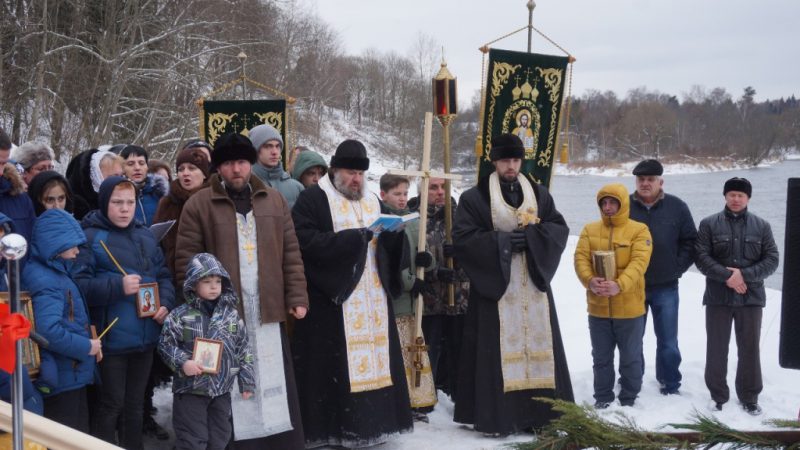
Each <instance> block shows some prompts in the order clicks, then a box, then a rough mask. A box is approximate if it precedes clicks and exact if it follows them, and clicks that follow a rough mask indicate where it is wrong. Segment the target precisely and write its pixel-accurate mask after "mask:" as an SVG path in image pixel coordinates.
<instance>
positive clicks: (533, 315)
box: [453, 134, 573, 436]
mask: <svg viewBox="0 0 800 450" xmlns="http://www.w3.org/2000/svg"><path fill="white" fill-rule="evenodd" d="M524 154H525V149H524V147H523V145H522V141H521V140H520V139H519V138H518V137H517V136H514V135H512V134H504V135H500V136H497V137H496V138H494V139H492V149H491V153H490V156H491V159H492V162H493V164H494V166H495V171H494V172H492V173H491V174H490V175H489V176H487V177H485V178H483V179H481V180H480V181H479V183H478V186H476V187H474V188H472V189H470V190H468V191H466V192H464V194H463V195H462V196H461V199H460V203H459V205H458V209H457V211H456V218H455V221H454V224H453V243H454V249H455V258H456V260H458V262H459V264H460V265H461V267H463V268H464V270H465V271H466V272H467V275H469V279H470V298H469V306H468V309H467V317H466V321H465V323H464V336H463V342H464V345H463V347H462V349H461V364H460V367H459V370H458V377H459V378H458V390H457V391H456V396H455V416H454V420H455V421H456V422H459V423H466V424H474V426H475V430H476V431H482V432H484V433H485V434H487V435H489V436H504V435H508V434H511V433H514V432H517V431H520V430H524V429H529V428H532V427H533V428H540V427H542V426H544V425H546V424H547V423H549V421H550V420H552V419H553V418H555V417H556V413H555V412H553V411H552V409H551V407H550V405H548V404H546V403H542V402H539V401H537V400H534V399H533V397H549V398H559V399H564V400H569V401H573V394H572V384H571V381H570V377H569V370H568V368H567V360H566V356H565V354H564V347H563V343H562V341H561V332H560V331H559V326H558V318H557V316H556V309H555V305H554V303H553V295H552V292H551V290H550V281H551V280H552V278H553V276H554V275H555V272H556V269H557V268H558V264H559V260H560V259H561V253H562V252H563V251H564V247H565V246H566V242H567V237H568V235H569V228H567V225H566V222H565V221H564V218H563V217H562V216H561V214H560V213H559V212H558V211H557V210H556V208H555V205H554V203H553V199H552V197H551V196H550V194H549V193H548V191H547V189H545V188H544V187H542V186H539V185H537V184H534V183H530V182H529V181H528V180H527V178H525V177H524V176H522V175H520V173H519V168H520V166H521V163H522V158H523V157H524ZM520 355H521V356H520Z"/></svg>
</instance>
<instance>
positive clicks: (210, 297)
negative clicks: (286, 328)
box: [158, 253, 255, 450]
mask: <svg viewBox="0 0 800 450" xmlns="http://www.w3.org/2000/svg"><path fill="white" fill-rule="evenodd" d="M183 294H184V298H185V299H186V303H185V304H183V305H181V306H179V307H178V308H176V309H174V310H173V311H172V312H171V313H170V315H169V316H168V317H167V320H166V321H165V322H164V328H163V329H162V330H161V339H160V340H159V343H158V351H159V353H160V354H161V358H162V359H163V360H164V362H165V363H166V364H167V365H168V366H169V367H170V368H171V369H172V370H173V371H174V372H175V378H174V379H173V382H172V392H173V393H174V394H175V395H174V397H173V402H172V426H173V428H174V430H175V436H176V442H175V448H176V449H178V450H190V449H192V450H193V449H199V450H205V449H209V450H212V449H220V450H222V449H224V448H225V446H226V445H228V442H229V441H230V439H231V432H232V427H231V394H230V392H231V388H232V387H233V379H234V377H236V378H238V381H239V392H241V394H242V397H243V398H244V399H245V400H247V399H249V398H250V396H251V395H252V394H253V391H254V390H255V377H254V373H253V354H252V352H251V351H250V346H249V345H248V342H247V332H246V330H245V327H244V322H243V321H242V319H241V318H240V317H239V313H238V311H237V309H236V304H237V303H238V298H237V297H236V293H235V292H234V290H233V285H232V284H231V281H230V276H229V275H228V272H226V271H225V269H224V268H223V267H222V264H220V262H219V260H217V258H215V257H214V255H211V254H210V253H198V254H197V255H195V256H194V257H193V258H192V259H191V260H190V261H189V265H188V267H187V269H186V281H185V282H184V283H183ZM197 338H203V339H213V340H216V341H219V342H221V343H222V349H220V351H221V352H222V356H221V357H220V358H219V363H218V364H219V367H218V370H217V371H216V372H217V373H213V374H212V373H207V372H204V367H208V365H209V363H211V364H210V365H212V366H214V365H216V364H215V363H216V361H217V360H216V359H214V358H209V361H207V362H204V363H201V362H200V361H197V360H196V359H201V360H202V359H204V358H203V357H204V356H206V355H204V354H202V353H201V354H200V355H193V354H192V353H193V352H194V348H195V342H196V339H197ZM193 356H194V358H195V359H193ZM207 356H213V355H212V354H211V353H210V352H208V355H207Z"/></svg>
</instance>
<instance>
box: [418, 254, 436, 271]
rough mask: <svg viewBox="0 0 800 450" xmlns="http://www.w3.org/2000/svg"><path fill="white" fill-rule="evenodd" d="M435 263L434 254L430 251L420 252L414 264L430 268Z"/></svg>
mask: <svg viewBox="0 0 800 450" xmlns="http://www.w3.org/2000/svg"><path fill="white" fill-rule="evenodd" d="M432 264H433V255H432V254H431V253H430V252H418V253H417V255H416V256H415V257H414V265H416V266H417V267H422V268H425V269H427V268H429V267H430V266H431V265H432Z"/></svg>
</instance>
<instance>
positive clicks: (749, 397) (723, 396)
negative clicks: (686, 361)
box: [695, 177, 778, 416]
mask: <svg viewBox="0 0 800 450" xmlns="http://www.w3.org/2000/svg"><path fill="white" fill-rule="evenodd" d="M752 192H753V187H752V186H751V185H750V182H749V181H748V180H747V179H746V178H738V177H735V178H731V179H730V180H728V181H726V182H725V187H724V188H723V194H724V195H725V209H724V210H723V211H722V212H718V213H716V214H713V215H711V216H708V217H706V218H705V219H703V220H702V221H701V222H700V227H699V229H698V233H697V243H696V245H695V249H696V251H697V268H698V269H700V272H703V275H705V276H706V291H705V294H704V295H703V304H704V305H706V334H707V336H708V339H707V340H706V372H705V379H706V386H708V390H709V391H710V392H711V399H712V400H713V402H714V403H713V405H712V409H715V410H718V411H720V410H722V406H723V405H724V404H725V403H726V402H727V401H728V398H729V397H730V390H729V389H728V383H727V381H726V377H727V374H728V347H729V345H730V339H731V322H733V328H734V329H735V330H736V346H737V347H738V349H739V353H738V356H739V361H738V364H737V367H736V396H737V397H738V398H739V401H740V402H741V404H742V408H744V410H745V411H747V412H748V413H749V414H751V415H754V416H757V415H759V414H761V407H760V406H758V394H760V393H761V389H763V387H764V385H763V382H762V379H761V356H760V353H759V346H760V341H761V316H762V314H763V310H764V306H765V305H766V302H767V294H766V291H765V290H764V280H765V279H766V278H767V277H768V276H770V275H772V273H773V272H775V270H776V269H777V268H778V246H777V245H775V239H774V238H773V236H772V228H770V226H769V223H768V222H767V221H766V220H764V219H762V218H760V217H758V216H756V215H755V214H753V213H751V212H749V211H748V210H747V204H748V203H749V201H750V195H751V194H752Z"/></svg>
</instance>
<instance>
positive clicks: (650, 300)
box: [645, 281, 682, 393]
mask: <svg viewBox="0 0 800 450" xmlns="http://www.w3.org/2000/svg"><path fill="white" fill-rule="evenodd" d="M679 303H680V300H679V298H678V282H677V281H676V282H675V283H670V284H664V285H659V286H653V287H648V288H646V289H645V305H646V306H647V309H648V310H649V311H650V312H652V314H653V328H654V329H655V332H656V380H658V382H659V383H661V387H662V389H663V390H664V392H669V393H672V392H675V391H677V390H678V388H679V387H681V378H682V377H681V371H680V369H679V368H680V365H681V351H680V349H678V305H679ZM646 320H647V316H646V315H645V321H646Z"/></svg>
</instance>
